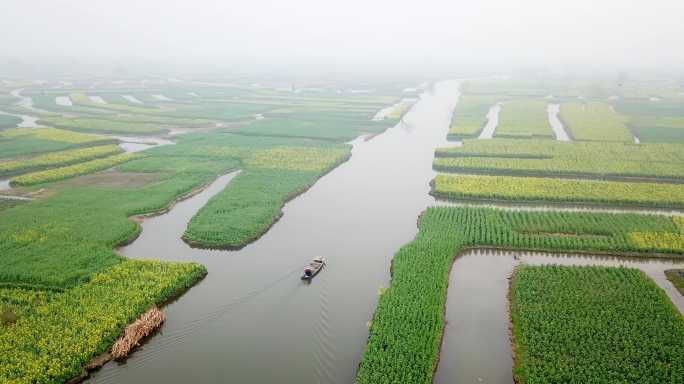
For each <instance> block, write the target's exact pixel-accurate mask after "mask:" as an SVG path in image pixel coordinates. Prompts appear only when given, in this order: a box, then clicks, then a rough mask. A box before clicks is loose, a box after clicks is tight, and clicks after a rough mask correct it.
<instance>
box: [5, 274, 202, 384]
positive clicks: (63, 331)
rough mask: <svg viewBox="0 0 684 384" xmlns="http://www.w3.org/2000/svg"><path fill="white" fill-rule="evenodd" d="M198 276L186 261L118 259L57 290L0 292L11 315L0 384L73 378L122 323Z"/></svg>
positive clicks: (104, 347)
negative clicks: (76, 283) (82, 281)
mask: <svg viewBox="0 0 684 384" xmlns="http://www.w3.org/2000/svg"><path fill="white" fill-rule="evenodd" d="M205 274H206V269H205V268H204V267H203V266H201V265H198V264H192V263H162V262H156V261H125V262H122V263H120V264H118V265H116V266H113V267H111V268H108V269H107V270H105V271H102V272H100V273H98V274H96V275H94V276H93V278H92V279H91V280H90V281H89V282H87V283H85V284H83V285H80V286H78V287H75V288H72V289H69V290H67V291H65V292H61V293H54V294H49V293H42V292H35V291H25V290H22V289H17V288H14V289H6V288H5V289H0V303H2V304H4V305H5V306H9V307H11V308H13V309H15V311H16V321H15V322H13V324H9V325H0V382H3V383H41V384H42V383H44V384H47V383H58V382H65V381H67V380H69V379H71V378H72V377H75V376H77V375H79V374H80V373H81V367H83V366H85V365H86V364H87V363H88V362H89V361H90V360H91V359H92V358H93V357H95V356H97V355H99V354H101V353H104V352H106V351H107V349H108V348H109V346H110V345H111V344H112V343H113V342H114V340H116V339H117V338H118V337H119V335H120V334H121V332H122V331H123V329H124V328H125V327H126V325H128V324H129V323H131V322H132V321H133V320H134V319H136V318H137V317H138V316H140V315H141V314H142V313H144V312H145V311H147V310H148V309H149V308H150V307H152V306H153V305H157V304H161V303H163V302H164V301H166V300H168V299H170V298H172V297H173V296H175V295H177V294H179V293H181V292H183V291H184V290H185V289H187V288H189V287H190V286H192V285H193V284H195V283H196V282H197V281H198V280H199V279H201V278H202V277H203V276H204V275H205ZM8 304H9V305H8Z"/></svg>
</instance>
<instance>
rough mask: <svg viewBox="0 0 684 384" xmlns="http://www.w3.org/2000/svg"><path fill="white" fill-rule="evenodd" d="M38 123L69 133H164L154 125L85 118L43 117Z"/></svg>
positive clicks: (159, 127) (161, 128)
mask: <svg viewBox="0 0 684 384" xmlns="http://www.w3.org/2000/svg"><path fill="white" fill-rule="evenodd" d="M38 123H39V124H43V125H51V126H54V127H57V128H63V129H67V130H71V131H81V132H93V133H120V134H153V133H164V132H166V130H165V129H164V128H163V127H161V126H159V125H155V124H149V123H132V122H126V121H113V120H103V119H95V118H85V117H76V118H70V117H56V116H55V117H44V118H42V119H40V120H39V121H38Z"/></svg>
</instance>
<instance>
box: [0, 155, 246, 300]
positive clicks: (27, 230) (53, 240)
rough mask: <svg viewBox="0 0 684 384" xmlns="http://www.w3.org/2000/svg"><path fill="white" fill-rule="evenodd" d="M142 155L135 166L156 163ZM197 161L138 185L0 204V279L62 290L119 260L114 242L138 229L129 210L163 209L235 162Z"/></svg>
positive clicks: (73, 189)
mask: <svg viewBox="0 0 684 384" xmlns="http://www.w3.org/2000/svg"><path fill="white" fill-rule="evenodd" d="M145 160H146V159H141V160H138V162H140V163H139V164H137V165H136V169H137V170H147V171H151V170H152V169H151V168H149V167H148V168H146V166H150V165H152V166H153V165H154V164H149V163H148V164H145V163H144V161H145ZM132 163H133V162H132ZM200 164H203V165H204V166H199V165H198V166H197V167H196V168H194V169H193V170H192V171H191V172H187V173H184V172H179V173H171V172H167V173H166V175H167V176H166V177H165V178H164V179H163V180H160V181H158V182H154V183H151V184H147V185H145V186H144V187H141V188H135V189H122V188H94V187H86V188H76V187H73V186H71V187H69V188H66V189H64V190H58V191H57V193H56V194H55V195H54V196H52V197H49V198H46V199H43V200H36V201H32V202H28V203H24V204H21V205H20V206H17V207H14V208H11V209H7V210H0V285H4V286H13V287H32V288H49V289H52V290H63V289H65V288H70V287H73V286H76V285H78V284H81V283H83V282H85V281H88V279H89V278H90V276H91V275H92V274H93V273H97V272H100V271H102V270H104V269H106V268H108V267H110V266H112V265H114V264H117V263H119V262H121V260H122V258H121V257H120V256H118V255H117V254H116V253H115V252H114V251H113V248H114V247H115V246H117V245H120V244H123V243H125V242H127V241H130V240H131V239H133V238H135V236H137V234H138V233H139V230H140V227H139V226H138V224H136V223H135V222H134V221H132V220H130V219H129V217H130V216H133V215H138V214H143V213H149V212H156V211H160V210H163V209H165V208H166V207H167V206H168V204H169V203H170V202H171V201H173V200H174V199H177V198H179V197H180V196H183V195H185V194H187V193H189V192H190V191H191V190H193V189H194V188H197V187H198V186H200V185H202V184H205V183H207V182H209V181H210V180H213V179H214V178H215V177H216V176H217V174H221V173H224V172H227V170H229V169H232V168H235V167H236V166H237V163H236V162H234V161H224V162H209V161H207V162H201V163H200ZM93 212H97V214H93ZM150 256H154V255H150Z"/></svg>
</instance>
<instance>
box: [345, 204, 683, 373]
mask: <svg viewBox="0 0 684 384" xmlns="http://www.w3.org/2000/svg"><path fill="white" fill-rule="evenodd" d="M636 232H643V233H649V234H653V236H655V237H657V238H659V239H660V240H661V242H660V243H657V244H656V243H648V244H646V243H642V242H640V241H638V239H634V238H633V235H634V233H636ZM682 233H683V232H682V228H681V223H677V222H675V221H674V220H673V219H671V218H668V217H663V216H648V215H638V214H597V213H569V212H548V213H537V212H510V211H504V210H495V209H490V208H451V207H436V208H429V209H428V210H427V211H426V212H425V213H424V214H423V215H422V216H421V220H420V231H419V233H418V235H417V236H416V238H415V240H413V241H412V242H411V243H409V244H407V245H405V246H403V247H402V248H401V249H400V250H399V251H398V252H397V254H396V255H395V256H394V261H393V268H392V281H391V285H390V287H389V288H388V289H386V290H385V291H384V292H383V294H382V295H381V296H380V300H379V302H378V306H377V309H376V312H375V316H374V317H373V322H372V327H371V330H370V337H369V339H368V345H367V347H366V350H365V352H364V355H363V359H362V361H361V366H360V368H359V372H358V376H357V382H359V383H379V382H387V383H392V382H410V383H431V382H432V375H433V372H434V370H435V366H436V364H437V359H438V354H439V347H440V342H441V339H442V333H443V331H444V318H443V316H444V305H445V300H446V298H445V296H446V292H447V284H448V281H449V270H450V267H451V264H452V262H453V260H454V257H455V256H456V255H457V254H458V253H459V252H460V251H461V250H463V249H465V248H468V247H476V246H480V247H481V246H485V247H506V248H517V249H533V250H545V251H560V250H562V251H569V250H579V251H595V252H597V251H603V252H611V253H619V252H634V253H635V254H641V255H645V256H649V255H652V254H653V252H665V253H678V254H684V247H682V246H681V243H679V244H678V243H676V242H675V241H674V238H675V237H678V238H679V239H680V241H681V238H682V237H684V235H682ZM637 324H638V323H637ZM663 370H665V368H663V369H662V370H661V372H663Z"/></svg>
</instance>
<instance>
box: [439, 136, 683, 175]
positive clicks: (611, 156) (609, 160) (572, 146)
mask: <svg viewBox="0 0 684 384" xmlns="http://www.w3.org/2000/svg"><path fill="white" fill-rule="evenodd" d="M435 156H436V157H437V159H435V161H434V165H433V167H434V169H436V170H438V171H443V172H465V173H494V174H511V175H523V176H567V177H598V178H600V177H640V178H669V179H682V178H684V145H681V144H642V145H635V144H625V143H589V142H587V143H564V142H556V141H547V142H545V141H536V140H524V141H523V140H466V141H465V142H464V145H463V146H462V147H454V148H440V149H438V150H437V151H436V153H435ZM587 159H591V160H590V161H589V160H587Z"/></svg>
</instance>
